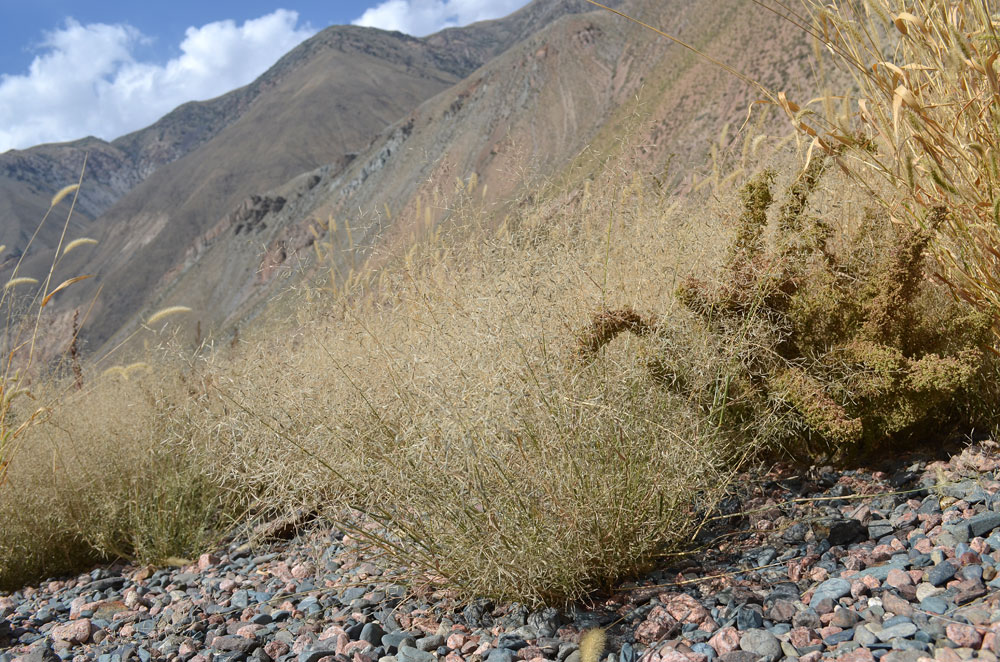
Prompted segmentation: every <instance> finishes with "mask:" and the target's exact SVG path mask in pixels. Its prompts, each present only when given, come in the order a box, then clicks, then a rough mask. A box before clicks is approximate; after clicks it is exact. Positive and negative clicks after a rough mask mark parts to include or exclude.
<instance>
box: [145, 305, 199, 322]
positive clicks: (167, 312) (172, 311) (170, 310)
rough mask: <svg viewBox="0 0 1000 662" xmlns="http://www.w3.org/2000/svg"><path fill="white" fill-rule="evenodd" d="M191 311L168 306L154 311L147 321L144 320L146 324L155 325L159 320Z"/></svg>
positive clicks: (180, 307)
mask: <svg viewBox="0 0 1000 662" xmlns="http://www.w3.org/2000/svg"><path fill="white" fill-rule="evenodd" d="M190 312H191V309H190V308H188V307H187V306H168V307H167V308H163V309H161V310H158V311H156V312H155V313H153V314H152V315H150V317H149V319H148V320H146V324H156V323H157V322H159V321H160V320H162V319H164V318H166V317H170V316H171V315H178V314H180V313H190Z"/></svg>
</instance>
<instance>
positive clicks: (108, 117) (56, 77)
mask: <svg viewBox="0 0 1000 662" xmlns="http://www.w3.org/2000/svg"><path fill="white" fill-rule="evenodd" d="M298 20H299V17H298V14H297V13H296V12H294V11H288V10H284V9H279V10H277V11H275V12H274V13H272V14H268V15H266V16H262V17H260V18H257V19H253V20H249V21H246V22H245V23H243V24H242V25H237V24H236V23H235V22H234V21H231V20H228V21H218V22H215V23H209V24H207V25H203V26H202V27H200V28H195V27H190V28H188V29H187V31H186V33H185V36H184V40H183V41H182V42H181V43H180V46H179V48H180V52H181V54H180V55H179V56H178V57H176V58H174V59H171V60H170V61H168V62H167V63H166V64H155V63H151V62H140V61H137V60H136V58H135V57H134V55H133V53H134V51H135V49H136V46H140V45H142V44H144V43H147V42H148V37H146V36H144V35H143V34H142V33H140V32H139V31H138V30H137V29H135V28H134V27H131V26H129V25H104V24H101V23H94V24H90V25H81V24H80V23H78V22H77V21H75V20H73V19H68V20H67V21H66V24H65V27H63V28H61V29H58V30H56V31H54V32H50V33H47V34H46V35H45V39H44V41H43V43H42V47H41V48H42V51H43V52H42V53H41V54H40V55H38V56H37V57H35V59H34V61H33V62H32V63H31V67H30V69H29V70H28V73H27V74H25V75H8V74H0V152H2V151H5V150H7V149H10V148H12V147H14V148H23V147H29V146H31V145H36V144H39V143H43V142H54V141H64V140H73V139H76V138H82V137H84V136H87V135H94V136H98V137H100V138H104V139H108V140H110V139H113V138H117V137H118V136H121V135H124V134H125V133H128V132H129V131H134V130H136V129H139V128H142V127H144V126H147V125H149V124H151V123H153V122H155V121H156V120H157V119H159V118H160V117H162V116H163V115H165V114H166V113H168V112H170V111H171V110H173V109H174V108H175V107H177V106H178V105H180V104H182V103H184V102H186V101H192V100H199V99H209V98H212V97H216V96H219V95H220V94H224V93H225V92H228V91H230V90H232V89H234V88H236V87H239V86H241V85H246V84H247V83H249V82H251V81H252V80H253V79H254V78H256V77H257V76H259V75H260V74H262V73H263V72H264V71H266V70H267V68H268V67H270V66H271V65H272V64H274V63H275V62H276V61H277V60H278V58H280V57H281V56H282V55H284V54H285V53H287V52H288V51H289V50H291V49H292V48H294V47H295V46H296V45H298V44H299V43H300V42H302V41H303V40H304V39H306V38H308V37H309V36H311V35H312V34H313V33H314V32H315V31H314V30H312V29H311V28H310V27H308V26H299V25H298Z"/></svg>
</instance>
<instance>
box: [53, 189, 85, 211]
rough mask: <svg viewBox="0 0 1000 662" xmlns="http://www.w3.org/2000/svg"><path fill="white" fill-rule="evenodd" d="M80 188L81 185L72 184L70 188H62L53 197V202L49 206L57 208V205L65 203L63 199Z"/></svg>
mask: <svg viewBox="0 0 1000 662" xmlns="http://www.w3.org/2000/svg"><path fill="white" fill-rule="evenodd" d="M79 188H80V185H79V184H70V185H69V186H64V187H62V188H61V189H59V191H58V192H57V193H56V194H55V195H54V196H52V202H50V203H49V206H50V207H55V206H56V205H58V204H59V203H60V202H62V201H63V198H65V197H66V196H67V195H69V194H70V193H74V192H75V191H76V190H77V189H79Z"/></svg>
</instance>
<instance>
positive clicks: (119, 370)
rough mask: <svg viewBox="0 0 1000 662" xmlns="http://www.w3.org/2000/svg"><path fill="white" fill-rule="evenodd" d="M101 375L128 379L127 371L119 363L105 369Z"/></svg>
mask: <svg viewBox="0 0 1000 662" xmlns="http://www.w3.org/2000/svg"><path fill="white" fill-rule="evenodd" d="M101 375H102V376H104V377H121V378H122V379H128V373H127V372H126V371H125V368H124V367H123V366H120V365H113V366H111V367H110V368H107V369H105V370H104V372H102V373H101Z"/></svg>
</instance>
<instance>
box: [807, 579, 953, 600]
mask: <svg viewBox="0 0 1000 662" xmlns="http://www.w3.org/2000/svg"><path fill="white" fill-rule="evenodd" d="M953 574H954V573H953ZM850 592H851V582H849V581H847V580H846V579H841V578H840V577H834V578H833V579H828V580H826V581H825V582H823V583H822V584H820V585H819V586H818V587H817V588H816V591H815V592H814V593H813V597H812V600H810V601H809V606H810V607H812V608H813V609H815V608H816V605H818V604H819V602H820V601H821V600H823V599H826V598H829V599H831V600H833V601H835V602H836V601H837V600H839V599H840V598H842V597H844V596H845V595H848V594H850Z"/></svg>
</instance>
